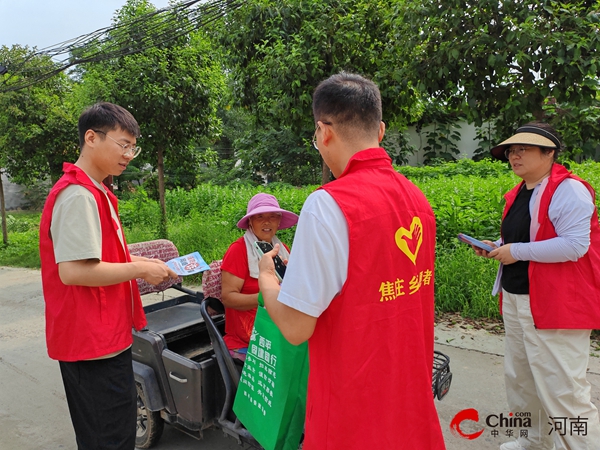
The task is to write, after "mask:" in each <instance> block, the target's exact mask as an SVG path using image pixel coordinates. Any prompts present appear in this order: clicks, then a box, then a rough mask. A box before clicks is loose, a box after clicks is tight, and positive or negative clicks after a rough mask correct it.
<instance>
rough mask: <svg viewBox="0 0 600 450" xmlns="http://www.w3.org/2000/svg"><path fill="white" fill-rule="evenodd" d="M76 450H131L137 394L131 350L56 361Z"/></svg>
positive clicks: (132, 447)
mask: <svg viewBox="0 0 600 450" xmlns="http://www.w3.org/2000/svg"><path fill="white" fill-rule="evenodd" d="M59 364H60V371H61V374H62V378H63V383H64V386H65V393H66V394H67V403H68V405H69V412H70V414H71V421H72V422H73V428H74V429H75V436H76V438H77V448H78V449H79V450H133V449H134V448H135V432H136V420H137V395H136V390H135V381H134V379H133V365H132V362H131V349H130V348H129V349H127V350H125V351H124V352H122V353H120V354H119V355H117V356H114V357H112V358H107V359H97V360H93V361H77V362H64V361H59Z"/></svg>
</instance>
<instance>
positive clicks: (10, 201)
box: [2, 174, 25, 211]
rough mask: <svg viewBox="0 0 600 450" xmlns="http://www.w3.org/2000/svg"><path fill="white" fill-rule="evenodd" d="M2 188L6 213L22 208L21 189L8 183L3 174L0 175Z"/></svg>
mask: <svg viewBox="0 0 600 450" xmlns="http://www.w3.org/2000/svg"><path fill="white" fill-rule="evenodd" d="M2 187H3V188H4V203H5V207H6V209H7V210H8V211H10V210H14V209H19V208H22V207H23V206H24V205H25V197H24V196H23V187H22V186H20V185H18V184H14V183H11V182H10V181H8V177H7V176H6V175H5V174H2Z"/></svg>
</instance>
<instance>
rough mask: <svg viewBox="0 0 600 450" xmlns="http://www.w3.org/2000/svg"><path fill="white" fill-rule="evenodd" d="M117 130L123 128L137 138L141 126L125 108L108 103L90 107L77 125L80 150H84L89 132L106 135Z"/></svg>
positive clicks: (82, 114)
mask: <svg viewBox="0 0 600 450" xmlns="http://www.w3.org/2000/svg"><path fill="white" fill-rule="evenodd" d="M117 128H121V129H122V130H123V131H126V132H127V133H129V134H131V135H132V136H135V137H138V136H139V135H140V126H139V125H138V123H137V121H136V120H135V117H133V115H132V114H131V113H130V112H129V111H127V110H126V109H125V108H123V107H121V106H119V105H115V104H113V103H108V102H100V103H96V104H95V105H92V106H90V107H89V108H88V109H86V110H85V111H84V112H82V113H81V115H80V116H79V122H78V124H77V129H78V131H79V146H80V148H83V144H84V142H85V133H86V132H87V130H100V131H104V132H105V133H106V132H108V131H111V130H116V129H117ZM102 139H104V136H103V137H102Z"/></svg>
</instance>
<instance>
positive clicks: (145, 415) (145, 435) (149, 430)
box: [135, 383, 165, 448]
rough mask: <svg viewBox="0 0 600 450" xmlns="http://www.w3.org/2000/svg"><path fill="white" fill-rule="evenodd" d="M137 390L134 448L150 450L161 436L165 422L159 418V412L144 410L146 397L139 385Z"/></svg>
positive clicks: (136, 384) (136, 385) (137, 384)
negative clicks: (147, 449) (148, 449)
mask: <svg viewBox="0 0 600 450" xmlns="http://www.w3.org/2000/svg"><path fill="white" fill-rule="evenodd" d="M135 387H136V389H137V423H136V431H135V447H136V448H150V447H152V446H153V445H155V444H156V443H157V442H158V440H159V439H160V437H161V436H162V433H163V429H164V426H165V421H164V420H163V418H162V417H160V412H158V411H150V410H148V409H146V404H147V401H146V395H145V394H144V390H143V389H142V386H141V385H140V384H139V383H135Z"/></svg>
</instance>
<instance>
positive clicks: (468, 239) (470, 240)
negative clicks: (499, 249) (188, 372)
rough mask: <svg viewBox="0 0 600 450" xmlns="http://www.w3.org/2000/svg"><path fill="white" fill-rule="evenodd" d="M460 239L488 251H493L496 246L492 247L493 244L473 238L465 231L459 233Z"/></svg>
mask: <svg viewBox="0 0 600 450" xmlns="http://www.w3.org/2000/svg"><path fill="white" fill-rule="evenodd" d="M458 240H459V241H461V242H464V243H465V244H469V245H474V246H475V247H477V248H480V249H482V250H485V251H486V252H491V251H492V250H494V247H492V246H491V245H488V244H486V243H485V242H481V241H480V240H477V239H475V238H472V237H471V236H469V235H467V234H464V233H459V234H458Z"/></svg>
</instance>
